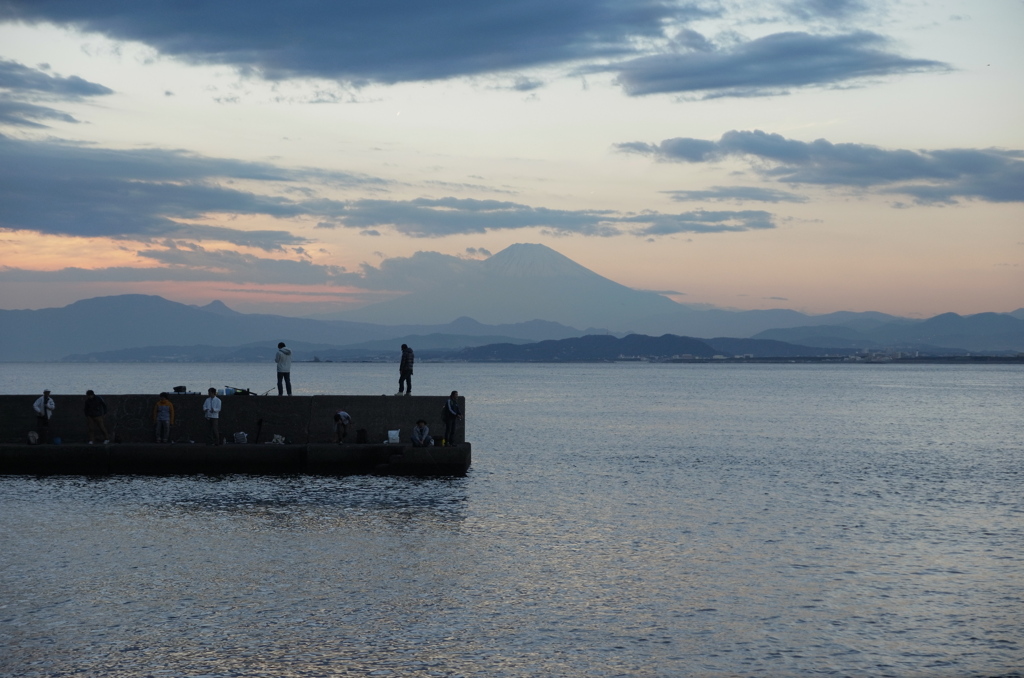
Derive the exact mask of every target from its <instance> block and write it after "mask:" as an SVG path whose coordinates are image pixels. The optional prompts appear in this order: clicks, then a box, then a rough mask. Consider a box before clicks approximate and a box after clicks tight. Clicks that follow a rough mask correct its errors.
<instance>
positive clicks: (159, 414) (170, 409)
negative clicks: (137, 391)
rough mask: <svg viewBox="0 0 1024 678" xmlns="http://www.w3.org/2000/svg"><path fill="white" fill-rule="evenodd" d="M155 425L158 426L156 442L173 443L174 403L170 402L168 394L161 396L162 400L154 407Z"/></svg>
mask: <svg viewBox="0 0 1024 678" xmlns="http://www.w3.org/2000/svg"><path fill="white" fill-rule="evenodd" d="M153 423H154V424H156V441H157V442H158V443H168V442H170V441H171V425H172V424H174V403H172V402H171V401H170V399H169V398H168V397H167V394H166V393H161V394H160V400H158V401H156V405H153Z"/></svg>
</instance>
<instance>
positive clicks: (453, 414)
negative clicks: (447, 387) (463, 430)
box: [441, 391, 462, 447]
mask: <svg viewBox="0 0 1024 678" xmlns="http://www.w3.org/2000/svg"><path fill="white" fill-rule="evenodd" d="M441 418H442V419H444V444H445V446H446V447H451V446H453V445H454V444H455V426H456V424H458V423H459V419H462V410H461V409H460V408H459V392H458V391H452V394H451V395H450V396H449V397H448V400H447V401H446V402H445V404H444V407H443V408H441Z"/></svg>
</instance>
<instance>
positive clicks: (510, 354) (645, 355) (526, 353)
mask: <svg viewBox="0 0 1024 678" xmlns="http://www.w3.org/2000/svg"><path fill="white" fill-rule="evenodd" d="M837 353H839V354H842V353H843V352H837V351H829V350H826V349H820V348H813V347H809V346H794V345H792V344H786V343H783V342H779V341H758V340H754V339H731V338H718V339H710V340H700V339H694V338H693V337H680V336H677V335H674V334H665V335H662V336H660V337H651V336H647V335H641V334H630V335H628V336H625V337H622V338H621V339H618V338H616V337H610V336H584V337H575V338H571V339H560V340H557V341H541V342H537V343H533V344H522V345H512V344H495V345H491V346H479V347H476V348H466V349H462V350H461V351H458V352H456V353H455V354H454V355H453V357H454V358H457V359H459V360H467V361H472V362H488V361H493V362H595V361H604V360H630V359H641V360H667V359H672V358H682V357H691V358H713V357H715V356H718V355H724V356H726V357H729V358H732V357H735V356H752V357H755V358H789V357H817V356H825V355H836V354H837Z"/></svg>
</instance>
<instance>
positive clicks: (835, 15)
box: [783, 0, 870, 21]
mask: <svg viewBox="0 0 1024 678" xmlns="http://www.w3.org/2000/svg"><path fill="white" fill-rule="evenodd" d="M869 8H870V7H869V5H868V3H867V2H865V1H864V0H793V2H787V3H785V4H784V5H783V9H785V10H786V11H787V12H788V13H789V14H791V15H792V16H794V17H796V18H798V19H803V20H804V21H813V20H815V19H833V20H834V19H848V18H850V17H852V16H855V15H857V14H861V13H863V12H866V11H868V9H869Z"/></svg>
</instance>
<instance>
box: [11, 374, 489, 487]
mask: <svg viewBox="0 0 1024 678" xmlns="http://www.w3.org/2000/svg"><path fill="white" fill-rule="evenodd" d="M40 395H41V394H40ZM99 395H101V397H102V398H103V399H104V401H105V402H106V403H107V407H108V413H107V415H106V417H105V420H106V426H107V431H108V432H109V434H110V440H111V443H110V444H107V445H104V444H95V445H89V444H88V429H87V422H86V418H85V414H84V400H85V396H84V394H83V395H62V394H56V395H54V394H51V397H52V398H53V400H54V403H55V405H56V409H55V411H54V415H53V418H52V419H51V421H50V427H49V435H50V440H51V443H50V444H45V445H28V444H27V443H28V433H29V431H33V430H36V423H37V422H36V415H35V412H34V411H33V409H32V404H33V403H34V402H35V400H36V398H38V397H39V396H38V395H17V396H0V474H10V473H32V474H52V473H72V474H76V473H84V474H116V473H138V474H150V473H271V474H273V473H317V474H347V473H388V474H401V475H405V474H414V475H452V474H464V473H465V472H466V470H467V469H468V468H469V465H470V463H471V446H470V445H469V444H468V443H466V442H465V440H464V436H465V429H464V428H463V423H462V422H460V423H459V426H458V427H457V429H456V435H455V440H454V441H451V442H453V443H454V445H453V446H451V447H440V442H441V437H442V436H443V435H444V422H443V421H442V419H441V408H442V407H443V405H444V403H445V401H446V400H447V396H344V395H320V396H283V397H281V396H251V395H225V396H219V397H220V399H221V402H222V410H221V416H220V436H221V439H222V441H225V442H224V444H222V445H207V444H206V443H207V422H206V419H205V418H204V416H203V411H202V407H203V401H204V400H205V399H206V396H205V395H200V394H180V395H179V394H171V395H170V396H169V397H170V400H171V402H172V403H173V404H174V408H175V423H174V425H173V426H172V427H171V440H172V441H173V443H172V444H158V443H156V442H154V440H155V424H154V422H153V416H152V412H153V406H154V404H155V403H156V401H157V399H158V395H157V394H152V395H150V394H145V395H140V394H132V395H105V394H99ZM459 405H460V407H461V408H462V411H463V413H465V398H461V397H460V398H459ZM338 410H345V411H346V412H348V413H349V414H350V415H351V417H352V423H351V424H350V425H349V427H348V436H347V438H346V444H344V445H337V444H336V443H335V432H334V413H335V412H336V411H338ZM418 419H423V420H425V421H426V422H427V424H428V425H429V426H430V432H431V435H432V436H433V437H434V438H435V440H436V441H437V443H438V445H437V446H435V447H430V448H414V447H412V446H411V445H409V439H410V434H411V432H412V428H413V426H414V425H415V423H416V421H417V420H418ZM360 430H362V431H365V436H366V442H365V443H364V444H356V442H357V436H358V435H359V432H360ZM394 430H397V431H399V440H400V442H399V443H398V444H385V441H387V440H388V432H389V431H394ZM235 433H245V434H246V441H247V442H246V443H245V444H239V443H235V442H233V441H234V434H235ZM275 436H278V440H280V439H283V440H284V444H269V443H271V441H272V440H274V439H275ZM57 440H59V441H60V443H56V441H57Z"/></svg>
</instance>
